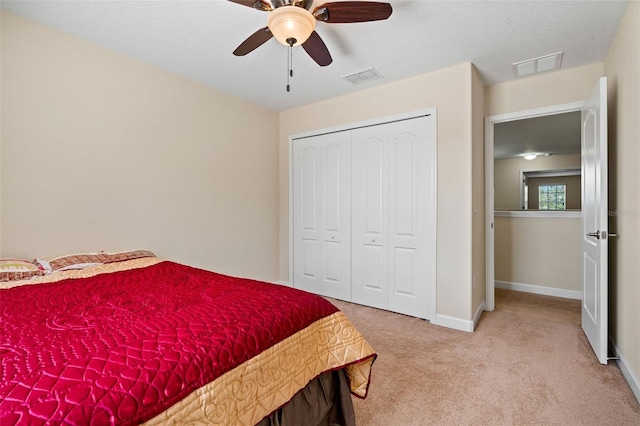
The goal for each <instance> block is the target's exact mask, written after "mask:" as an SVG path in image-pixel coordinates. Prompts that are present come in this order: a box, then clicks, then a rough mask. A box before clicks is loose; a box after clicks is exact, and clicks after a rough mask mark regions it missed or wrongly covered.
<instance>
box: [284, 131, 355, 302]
mask: <svg viewBox="0 0 640 426" xmlns="http://www.w3.org/2000/svg"><path fill="white" fill-rule="evenodd" d="M350 141H351V137H350V133H349V132H348V131H345V132H338V133H331V134H326V135H320V136H314V137H309V138H303V139H297V140H294V141H293V200H294V206H293V216H294V217H293V274H294V281H293V283H294V286H295V287H296V288H300V289H302V290H306V291H310V292H313V293H317V294H321V295H323V296H327V297H334V298H336V299H342V300H347V301H348V300H351V279H350V276H351V269H350V267H351V264H350V260H351V259H350V257H351V227H350V226H351V145H350Z"/></svg>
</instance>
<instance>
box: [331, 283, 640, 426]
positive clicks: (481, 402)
mask: <svg viewBox="0 0 640 426" xmlns="http://www.w3.org/2000/svg"><path fill="white" fill-rule="evenodd" d="M332 302H334V303H335V304H336V305H337V306H338V307H339V308H340V309H342V310H343V311H344V312H345V313H346V314H347V316H348V317H349V318H350V319H351V321H352V322H353V323H354V324H355V325H356V326H357V327H358V328H359V329H360V331H361V332H362V333H363V334H364V335H365V337H366V338H367V340H368V341H369V343H371V345H372V346H373V347H374V349H375V350H376V351H377V352H378V359H377V360H376V362H375V364H374V367H373V375H372V384H371V387H370V391H369V396H368V397H367V399H366V400H358V399H355V398H354V400H355V401H354V404H355V409H356V418H357V421H358V425H360V426H377V425H380V426H382V425H384V426H388V425H567V426H570V425H598V426H600V425H617V426H621V425H634V426H640V405H639V404H638V402H637V400H636V399H635V398H634V395H633V393H632V392H631V389H630V388H629V386H628V384H627V382H626V381H625V380H624V378H623V377H622V373H621V372H620V370H619V369H618V367H617V366H616V364H615V363H614V362H609V365H607V366H602V365H600V364H599V363H598V362H597V360H596V357H595V355H594V354H593V352H592V350H591V347H590V346H589V344H588V342H587V340H586V337H585V336H584V334H583V332H582V330H581V328H580V303H579V302H578V301H574V300H568V299H559V298H553V297H547V296H538V295H532V294H526V293H518V292H511V291H507V290H497V291H496V310H495V311H494V312H485V313H484V314H483V315H482V318H481V320H480V322H479V324H478V327H477V329H476V331H475V332H474V333H465V332H461V331H456V330H450V329H447V328H443V327H438V326H434V325H431V324H430V323H429V322H427V321H424V320H420V319H416V318H411V317H407V316H403V315H399V314H394V313H390V312H386V311H380V310H376V309H372V308H367V307H364V306H359V305H354V304H350V303H346V302H341V301H335V300H332Z"/></svg>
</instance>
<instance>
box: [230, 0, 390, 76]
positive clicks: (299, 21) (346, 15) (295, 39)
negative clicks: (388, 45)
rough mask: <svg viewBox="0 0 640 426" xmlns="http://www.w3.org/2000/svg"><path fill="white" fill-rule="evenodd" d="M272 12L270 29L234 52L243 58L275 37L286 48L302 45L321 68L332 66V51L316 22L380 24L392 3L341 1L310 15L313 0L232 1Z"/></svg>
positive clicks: (257, 34)
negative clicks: (371, 22)
mask: <svg viewBox="0 0 640 426" xmlns="http://www.w3.org/2000/svg"><path fill="white" fill-rule="evenodd" d="M229 1H231V2H233V3H238V4H241V5H243V6H248V7H252V8H254V9H258V10H262V11H265V12H269V17H268V18H267V26H266V27H264V28H260V29H259V30H258V31H256V32H255V33H253V34H252V35H250V36H249V37H248V38H247V39H246V40H245V41H243V42H242V44H240V46H238V47H237V48H236V50H234V51H233V54H234V55H236V56H244V55H246V54H247V53H250V52H252V51H253V50H255V49H256V48H258V47H260V46H262V45H263V44H264V43H265V42H267V41H268V40H270V39H271V38H272V37H275V38H276V39H277V40H278V41H279V42H280V43H282V44H284V45H285V46H289V47H293V46H298V45H302V47H303V49H304V50H305V51H306V52H307V53H308V54H309V56H311V58H312V59H313V60H314V61H316V62H317V63H318V65H320V66H321V67H325V66H327V65H329V64H330V63H331V62H333V59H332V58H331V54H330V53H329V49H327V46H326V45H325V44H324V41H322V38H320V35H318V33H317V32H316V31H315V26H316V21H320V22H326V23H328V24H338V23H340V24H341V23H351V22H370V21H381V20H384V19H387V18H388V17H389V16H391V12H392V11H393V9H392V7H391V5H390V4H389V3H382V2H374V1H339V2H330V3H324V4H322V5H320V6H318V7H316V8H315V9H313V12H310V11H309V9H310V8H311V5H312V3H313V0H229Z"/></svg>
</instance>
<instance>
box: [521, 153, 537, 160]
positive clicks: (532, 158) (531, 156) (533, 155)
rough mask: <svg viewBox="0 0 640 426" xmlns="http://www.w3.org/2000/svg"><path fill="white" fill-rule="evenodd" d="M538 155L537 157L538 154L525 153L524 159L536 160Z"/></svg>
mask: <svg viewBox="0 0 640 426" xmlns="http://www.w3.org/2000/svg"><path fill="white" fill-rule="evenodd" d="M536 157H537V155H536V154H525V155H524V159H525V160H535V159H536Z"/></svg>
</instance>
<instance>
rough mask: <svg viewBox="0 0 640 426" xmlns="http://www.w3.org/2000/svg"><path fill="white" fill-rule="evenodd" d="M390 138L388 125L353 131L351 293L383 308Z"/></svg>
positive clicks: (385, 284)
mask: <svg viewBox="0 0 640 426" xmlns="http://www.w3.org/2000/svg"><path fill="white" fill-rule="evenodd" d="M387 139H388V133H387V129H386V127H385V126H373V127H366V128H361V129H355V130H353V132H352V144H353V152H352V154H353V161H352V183H353V187H352V189H353V198H352V200H353V201H352V203H353V204H352V209H353V220H352V235H353V240H352V244H353V246H352V260H353V262H352V270H351V274H352V275H351V277H352V297H353V301H354V302H356V303H362V304H364V305H368V306H373V307H377V308H383V309H386V308H387V305H388V303H387V292H388V279H389V264H388V259H389V253H388V245H387V243H386V241H387V238H388V236H387V229H388V203H387V198H388V190H389V189H388V183H387V182H388V178H387V174H388V167H389V163H388V155H387V151H388V143H387Z"/></svg>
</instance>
